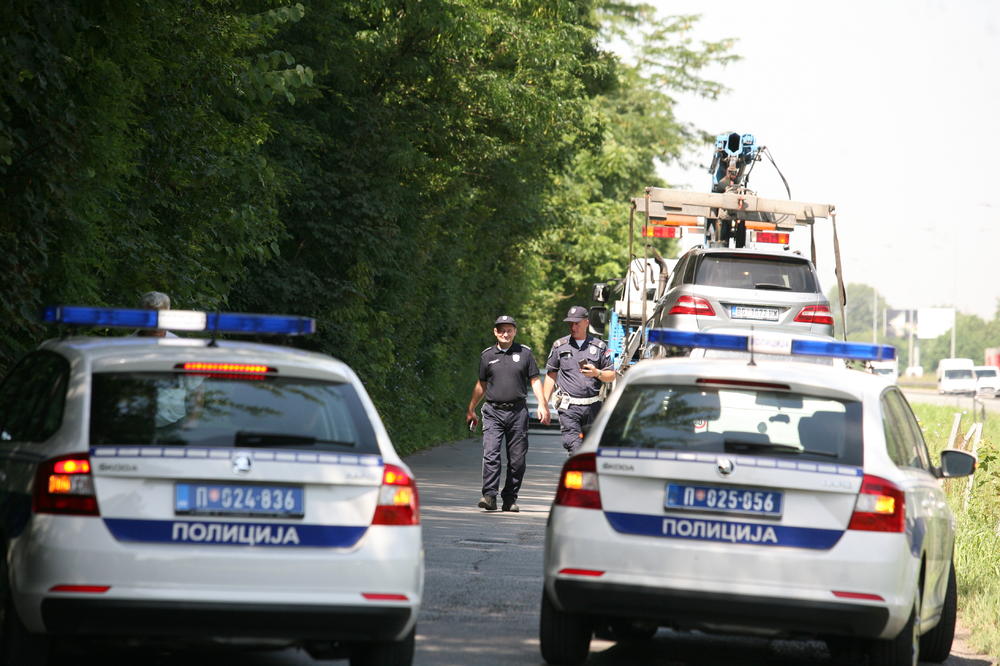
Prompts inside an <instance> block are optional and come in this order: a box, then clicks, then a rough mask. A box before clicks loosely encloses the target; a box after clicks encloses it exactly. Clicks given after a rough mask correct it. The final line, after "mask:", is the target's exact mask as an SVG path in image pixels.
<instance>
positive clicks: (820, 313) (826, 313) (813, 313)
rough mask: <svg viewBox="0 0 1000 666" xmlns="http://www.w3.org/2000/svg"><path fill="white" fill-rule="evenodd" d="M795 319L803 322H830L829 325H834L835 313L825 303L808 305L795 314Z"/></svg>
mask: <svg viewBox="0 0 1000 666" xmlns="http://www.w3.org/2000/svg"><path fill="white" fill-rule="evenodd" d="M795 321H797V322H800V323H803V324H828V325H829V326H833V315H832V314H831V313H830V308H828V307H827V306H825V305H807V306H806V307H804V308H802V310H801V311H799V313H798V314H797V315H795Z"/></svg>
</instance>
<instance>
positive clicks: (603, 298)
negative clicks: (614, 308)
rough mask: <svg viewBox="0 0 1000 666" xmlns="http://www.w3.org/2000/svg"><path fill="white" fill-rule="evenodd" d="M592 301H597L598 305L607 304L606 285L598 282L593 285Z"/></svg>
mask: <svg viewBox="0 0 1000 666" xmlns="http://www.w3.org/2000/svg"><path fill="white" fill-rule="evenodd" d="M590 300H592V301H597V302H598V303H607V302H608V285H607V284H606V283H604V282H598V283H597V284H595V285H594V291H593V293H592V294H591V299H590Z"/></svg>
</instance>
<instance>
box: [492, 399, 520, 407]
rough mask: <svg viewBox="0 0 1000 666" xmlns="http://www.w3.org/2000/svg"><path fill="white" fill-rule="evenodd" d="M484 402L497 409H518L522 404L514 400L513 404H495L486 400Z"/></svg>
mask: <svg viewBox="0 0 1000 666" xmlns="http://www.w3.org/2000/svg"><path fill="white" fill-rule="evenodd" d="M486 402H488V403H490V404H491V405H493V406H494V407H496V408H497V409H518V408H519V407H521V405H523V404H524V400H514V401H513V402H497V401H496V400H487V401H486Z"/></svg>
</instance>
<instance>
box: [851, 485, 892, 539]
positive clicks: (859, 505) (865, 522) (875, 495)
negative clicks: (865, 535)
mask: <svg viewBox="0 0 1000 666" xmlns="http://www.w3.org/2000/svg"><path fill="white" fill-rule="evenodd" d="M905 504H906V496H905V495H903V491H902V490H900V489H899V487H898V486H896V484H894V483H893V482H891V481H886V480H885V479H882V478H880V477H877V476H872V475H870V474H865V476H864V479H862V481H861V492H859V493H858V499H857V502H856V503H855V505H854V513H853V514H852V515H851V523H850V525H848V526H847V529H849V530H865V531H868V532H902V531H903V527H904V523H905V516H906V506H905Z"/></svg>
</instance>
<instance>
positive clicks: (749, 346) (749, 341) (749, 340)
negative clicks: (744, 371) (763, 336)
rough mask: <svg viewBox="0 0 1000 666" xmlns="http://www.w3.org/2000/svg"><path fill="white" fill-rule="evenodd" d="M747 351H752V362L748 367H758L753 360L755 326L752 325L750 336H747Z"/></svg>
mask: <svg viewBox="0 0 1000 666" xmlns="http://www.w3.org/2000/svg"><path fill="white" fill-rule="evenodd" d="M747 349H749V350H750V362H749V363H747V365H749V366H754V367H756V366H757V364H756V363H754V360H753V324H751V325H750V335H748V336H747Z"/></svg>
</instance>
